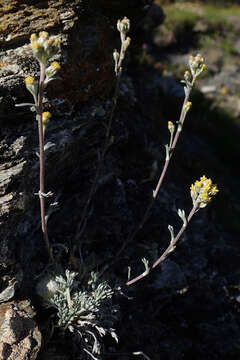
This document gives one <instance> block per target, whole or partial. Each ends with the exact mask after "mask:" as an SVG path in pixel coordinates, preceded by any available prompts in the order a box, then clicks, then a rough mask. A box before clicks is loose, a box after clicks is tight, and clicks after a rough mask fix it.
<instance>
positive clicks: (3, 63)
mask: <svg viewBox="0 0 240 360" xmlns="http://www.w3.org/2000/svg"><path fill="white" fill-rule="evenodd" d="M8 64H9V62H8V61H4V62H0V67H4V66H6V65H8Z"/></svg>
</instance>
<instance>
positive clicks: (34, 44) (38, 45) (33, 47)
mask: <svg viewBox="0 0 240 360" xmlns="http://www.w3.org/2000/svg"><path fill="white" fill-rule="evenodd" d="M31 46H32V49H33V50H35V51H38V50H39V48H40V44H39V42H38V41H37V40H34V41H32V43H31Z"/></svg>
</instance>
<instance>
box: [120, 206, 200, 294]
mask: <svg viewBox="0 0 240 360" xmlns="http://www.w3.org/2000/svg"><path fill="white" fill-rule="evenodd" d="M198 207H199V203H197V202H196V203H195V205H194V206H193V208H192V210H191V211H190V213H189V215H188V218H187V223H186V224H183V225H182V227H181V229H180V230H179V232H178V234H177V235H176V237H175V238H174V240H173V241H171V242H170V244H169V246H168V247H167V249H166V250H165V251H164V252H163V253H162V255H161V256H160V257H159V258H158V259H157V260H156V261H155V262H154V264H153V265H152V266H151V267H150V268H149V269H148V271H144V272H143V273H142V274H140V275H138V276H136V277H135V278H133V279H131V280H129V281H127V282H126V284H125V286H130V285H132V284H134V283H136V282H137V281H139V280H141V279H143V278H144V277H145V276H147V275H148V274H149V273H150V272H151V271H153V269H155V268H156V267H157V266H158V265H159V264H160V263H161V262H162V261H163V260H165V259H166V257H167V256H168V254H169V253H171V252H172V251H173V250H174V248H175V245H176V243H177V242H178V240H179V239H180V237H181V236H182V234H183V233H184V231H185V230H186V228H187V226H188V224H189V222H190V220H191V219H192V217H193V215H194V214H195V212H196V211H197V209H198ZM120 289H121V287H120V288H118V290H120Z"/></svg>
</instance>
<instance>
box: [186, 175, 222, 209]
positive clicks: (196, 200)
mask: <svg viewBox="0 0 240 360" xmlns="http://www.w3.org/2000/svg"><path fill="white" fill-rule="evenodd" d="M190 191H191V197H192V200H193V204H194V205H195V204H197V205H199V207H200V208H201V207H205V206H206V205H207V204H208V203H209V202H210V201H211V198H212V196H214V195H216V194H217V193H218V191H219V190H218V188H217V185H215V184H213V183H212V180H211V179H208V178H207V177H206V176H205V175H203V176H202V177H201V178H200V181H199V180H196V181H195V183H194V184H192V185H191V187H190Z"/></svg>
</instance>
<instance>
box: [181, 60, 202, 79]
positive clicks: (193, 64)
mask: <svg viewBox="0 0 240 360" xmlns="http://www.w3.org/2000/svg"><path fill="white" fill-rule="evenodd" d="M189 67H190V70H191V74H192V77H193V79H195V78H196V77H197V76H199V75H200V74H201V72H202V71H203V70H205V69H206V68H207V66H206V64H205V63H204V58H203V57H202V55H201V54H197V55H196V56H195V57H194V56H190V57H189ZM185 74H186V73H185Z"/></svg>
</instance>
